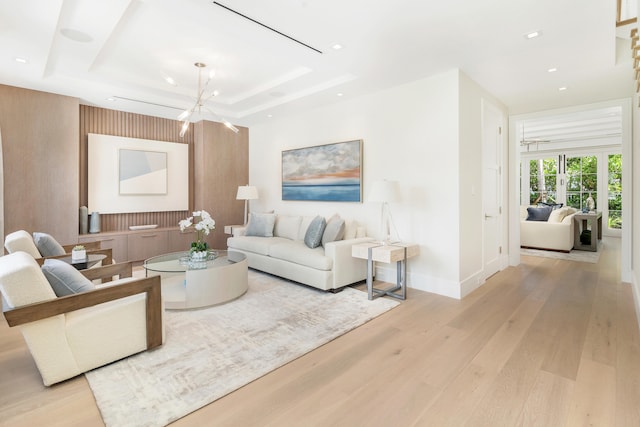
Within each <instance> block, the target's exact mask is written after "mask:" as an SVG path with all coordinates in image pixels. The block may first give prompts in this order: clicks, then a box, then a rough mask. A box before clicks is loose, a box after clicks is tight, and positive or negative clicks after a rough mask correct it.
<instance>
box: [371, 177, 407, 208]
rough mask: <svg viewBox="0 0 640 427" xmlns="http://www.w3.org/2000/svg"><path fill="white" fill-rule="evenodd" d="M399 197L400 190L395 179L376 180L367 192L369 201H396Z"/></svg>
mask: <svg viewBox="0 0 640 427" xmlns="http://www.w3.org/2000/svg"><path fill="white" fill-rule="evenodd" d="M399 199H400V191H399V188H398V182H397V181H387V180H383V181H376V182H374V183H373V185H372V186H371V191H370V192H369V201H370V202H387V203H389V202H397V201H398V200H399Z"/></svg>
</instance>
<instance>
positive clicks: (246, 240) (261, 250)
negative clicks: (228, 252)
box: [227, 236, 291, 256]
mask: <svg viewBox="0 0 640 427" xmlns="http://www.w3.org/2000/svg"><path fill="white" fill-rule="evenodd" d="M290 241H291V240H289V239H287V238H284V237H270V238H268V239H265V238H263V237H260V236H240V237H229V238H228V239H227V246H229V248H232V249H239V250H241V251H246V252H253V253H256V254H260V255H265V256H269V253H270V252H271V250H270V248H271V246H273V245H276V244H279V243H287V242H290Z"/></svg>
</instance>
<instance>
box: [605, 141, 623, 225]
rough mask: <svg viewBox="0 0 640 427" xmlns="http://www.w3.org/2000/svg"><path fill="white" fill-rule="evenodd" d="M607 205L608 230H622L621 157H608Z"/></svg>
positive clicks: (612, 155) (616, 155)
mask: <svg viewBox="0 0 640 427" xmlns="http://www.w3.org/2000/svg"><path fill="white" fill-rule="evenodd" d="M607 187H608V188H607V204H608V208H609V228H615V229H621V228H622V155H621V154H611V155H609V164H608V185H607Z"/></svg>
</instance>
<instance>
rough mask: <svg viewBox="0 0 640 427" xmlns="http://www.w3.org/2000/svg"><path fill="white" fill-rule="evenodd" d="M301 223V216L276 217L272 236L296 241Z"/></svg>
mask: <svg viewBox="0 0 640 427" xmlns="http://www.w3.org/2000/svg"><path fill="white" fill-rule="evenodd" d="M301 222H302V217H301V216H294V215H278V216H277V217H276V225H275V227H274V229H273V235H274V236H276V237H285V238H287V239H290V240H297V239H298V230H299V229H300V223H301Z"/></svg>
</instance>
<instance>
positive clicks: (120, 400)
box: [86, 270, 398, 426]
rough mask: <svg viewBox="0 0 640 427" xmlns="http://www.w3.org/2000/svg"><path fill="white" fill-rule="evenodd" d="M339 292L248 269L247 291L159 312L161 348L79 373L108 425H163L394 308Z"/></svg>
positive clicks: (347, 291) (354, 293)
mask: <svg viewBox="0 0 640 427" xmlns="http://www.w3.org/2000/svg"><path fill="white" fill-rule="evenodd" d="M397 305H398V302H397V301H393V300H388V299H384V298H378V299H376V300H373V301H369V300H368V299H367V294H366V292H362V291H358V290H355V289H351V288H346V289H344V290H343V291H342V292H340V293H337V294H332V293H327V292H322V291H318V290H315V289H312V288H308V287H305V286H302V285H298V284H294V283H290V282H287V281H285V280H280V279H278V278H275V277H273V276H270V275H266V274H263V273H259V272H255V271H252V270H250V271H249V290H248V291H247V293H246V294H245V295H243V296H242V297H240V298H238V299H237V300H235V301H232V302H229V303H227V304H224V305H219V306H215V307H211V308H207V309H201V310H189V311H166V312H165V317H164V320H165V331H166V340H165V343H164V345H163V346H162V347H159V348H157V349H155V350H152V351H147V352H143V353H140V354H138V355H135V356H132V357H129V358H127V359H124V360H121V361H119V362H115V363H113V364H110V365H107V366H104V367H102V368H99V369H96V370H93V371H91V372H88V373H86V378H87V380H88V381H89V385H90V387H91V390H92V391H93V394H94V396H95V399H96V402H97V404H98V408H99V409H100V413H101V414H102V418H103V420H104V422H105V424H106V425H107V426H163V425H166V424H168V423H170V422H172V421H175V420H177V419H179V418H181V417H183V416H185V415H187V414H189V413H190V412H193V411H195V410H197V409H198V408H201V407H202V406H204V405H207V404H208V403H211V402H213V401H214V400H216V399H219V398H220V397H222V396H224V395H226V394H228V393H230V392H232V391H234V390H236V389H237V388H239V387H242V386H243V385H245V384H247V383H249V382H251V381H253V380H255V379H257V378H259V377H261V376H263V375H265V374H267V373H268V372H270V371H272V370H274V369H276V368H278V367H280V366H282V365H284V364H286V363H288V362H290V361H292V360H294V359H296V358H298V357H300V356H302V355H304V354H305V353H308V352H309V351H311V350H313V349H315V348H317V347H319V346H321V345H323V344H325V343H327V342H329V341H331V340H333V339H335V338H337V337H339V336H340V335H343V334H344V333H346V332H348V331H350V330H352V329H354V328H356V327H358V326H360V325H362V324H364V323H365V322H367V321H369V320H371V319H373V318H375V317H377V316H379V315H381V314H382V313H384V312H386V311H388V310H390V309H392V308H393V307H395V306H397Z"/></svg>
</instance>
